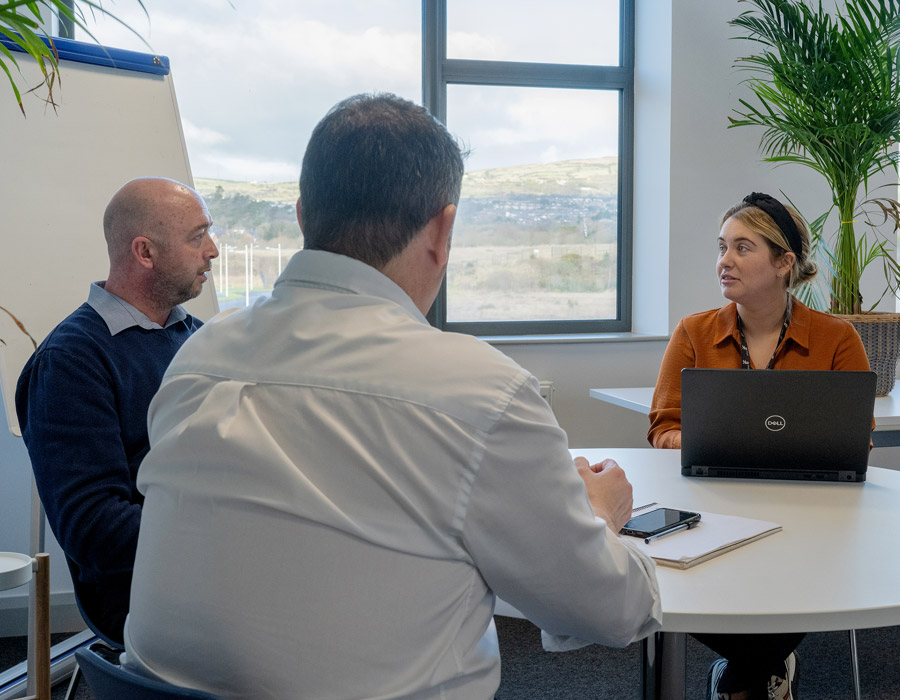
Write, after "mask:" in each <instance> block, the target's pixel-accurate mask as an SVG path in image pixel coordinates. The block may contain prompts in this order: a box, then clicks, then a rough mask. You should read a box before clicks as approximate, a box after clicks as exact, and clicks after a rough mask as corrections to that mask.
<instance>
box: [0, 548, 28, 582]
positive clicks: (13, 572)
mask: <svg viewBox="0 0 900 700" xmlns="http://www.w3.org/2000/svg"><path fill="white" fill-rule="evenodd" d="M32 567H33V560H32V558H31V557H29V556H28V555H27V554H18V553H17V552H0V591H5V590H6V589H8V588H17V587H18V586H24V585H25V584H26V583H28V582H29V581H30V580H31V571H32Z"/></svg>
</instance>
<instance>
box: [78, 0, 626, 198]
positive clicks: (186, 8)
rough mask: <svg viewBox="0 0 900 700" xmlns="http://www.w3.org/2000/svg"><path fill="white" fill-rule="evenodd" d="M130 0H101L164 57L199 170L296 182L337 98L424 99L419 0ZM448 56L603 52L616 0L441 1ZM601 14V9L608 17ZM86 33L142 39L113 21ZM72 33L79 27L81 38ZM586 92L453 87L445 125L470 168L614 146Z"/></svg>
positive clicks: (605, 116) (557, 56)
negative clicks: (383, 95)
mask: <svg viewBox="0 0 900 700" xmlns="http://www.w3.org/2000/svg"><path fill="white" fill-rule="evenodd" d="M144 4H145V6H146V8H147V11H148V13H149V15H150V19H149V21H148V19H147V17H146V16H144V14H143V13H142V11H141V9H140V5H139V3H138V2H137V0H118V2H117V3H116V4H114V5H113V4H106V5H105V6H106V7H108V8H109V9H110V10H112V11H114V12H115V13H116V14H117V15H119V16H120V17H122V18H123V19H125V20H126V21H127V22H128V23H129V24H130V25H131V26H132V27H134V28H135V29H136V30H137V31H138V32H139V33H140V34H141V35H142V36H143V37H144V38H145V39H146V41H147V42H148V43H149V44H150V46H151V47H152V51H153V52H156V53H160V54H163V55H166V56H168V57H169V59H170V61H171V66H172V75H173V79H174V84H175V90H176V95H177V99H178V105H179V109H180V111H181V117H182V122H183V125H184V132H185V139H186V141H187V146H188V152H189V155H190V159H191V167H192V170H193V173H194V176H195V177H213V178H222V179H228V180H256V181H269V182H279V181H287V180H295V179H296V178H297V176H298V173H299V170H300V162H301V159H302V157H303V150H304V149H305V147H306V141H307V139H308V138H309V134H310V132H311V131H312V129H313V127H314V126H315V124H316V122H318V120H319V119H321V117H322V116H323V115H324V114H325V112H326V111H327V110H328V109H329V108H330V107H331V106H332V105H333V104H335V103H336V102H338V101H339V100H341V99H342V98H344V97H347V96H349V95H352V94H355V93H359V92H371V91H388V92H394V93H397V94H398V95H401V96H403V97H406V98H409V99H411V100H414V101H416V102H421V93H422V89H421V38H420V33H421V3H420V1H419V0H231V4H229V1H228V0H144ZM448 5H449V6H450V7H449V9H448V26H449V28H450V31H449V39H448V55H449V56H450V57H456V58H478V59H503V60H530V61H561V62H572V63H612V62H615V61H616V60H617V55H618V45H617V38H616V37H617V32H618V27H617V25H616V23H615V21H612V22H610V21H609V18H610V17H612V18H615V17H616V15H615V14H614V13H615V12H617V8H618V0H592V2H586V1H585V0H554V2H553V3H552V4H548V3H546V2H545V0H448ZM604 14H605V17H604ZM95 26H96V29H95V32H94V33H95V35H96V37H97V38H98V39H99V40H101V41H102V42H103V43H105V44H107V45H109V46H114V47H117V48H128V49H134V50H140V51H149V50H150V49H148V48H147V46H146V45H144V44H142V43H141V41H140V40H139V39H137V38H136V37H135V36H134V35H133V34H130V33H129V32H128V31H126V30H124V29H123V28H122V27H121V26H119V25H117V24H116V23H115V22H112V21H110V20H103V21H98V22H97V23H96V25H95ZM78 38H79V39H85V37H83V36H79V37H78ZM611 97H612V96H611V94H608V93H607V94H604V93H598V92H595V91H578V90H573V91H547V90H536V89H518V88H515V89H514V88H491V89H483V88H470V87H463V86H451V89H450V93H449V97H448V128H449V129H450V131H451V132H452V133H453V134H454V135H456V136H457V137H459V138H460V139H461V140H462V141H463V142H464V143H465V144H466V146H467V147H469V148H471V149H472V155H471V156H470V158H469V161H468V163H467V168H468V169H469V170H477V169H482V168H487V167H498V166H506V165H517V164H522V163H533V162H547V161H553V160H563V159H569V158H590V157H597V156H605V155H613V154H615V150H616V138H617V136H616V125H615V120H616V114H617V109H618V107H617V102H616V100H615V99H611Z"/></svg>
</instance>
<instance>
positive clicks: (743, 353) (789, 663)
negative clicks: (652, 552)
mask: <svg viewBox="0 0 900 700" xmlns="http://www.w3.org/2000/svg"><path fill="white" fill-rule="evenodd" d="M717 246H718V251H719V255H718V259H717V262H716V275H717V277H718V280H719V287H720V288H721V290H722V296H724V297H725V298H726V299H727V300H728V301H729V302H730V303H728V304H726V305H725V306H723V307H722V308H720V309H713V310H711V311H704V312H703V313H699V314H693V315H691V316H687V317H685V318H683V319H682V320H681V321H680V322H679V324H678V326H677V327H676V328H675V331H674V332H673V333H672V339H671V340H670V341H669V345H668V347H667V348H666V352H665V355H664V357H663V361H662V365H661V367H660V370H659V378H658V379H657V381H656V391H655V392H654V393H653V404H652V406H651V409H650V431H649V433H648V435H647V439H648V440H649V441H650V443H651V444H652V445H653V446H654V447H668V448H676V449H677V448H680V447H681V370H682V369H683V368H685V367H714V368H715V367H719V368H726V369H740V368H742V367H743V368H745V369H773V368H774V369H813V370H868V369H869V361H868V359H867V358H866V352H865V349H864V348H863V344H862V341H861V340H860V338H859V335H858V334H857V332H856V330H855V329H854V328H853V326H852V325H851V324H850V323H848V322H847V321H844V320H842V319H839V318H836V317H834V316H831V315H829V314H824V313H821V312H819V311H813V310H811V309H809V308H808V307H806V306H804V305H803V304H802V303H800V302H799V301H798V300H797V299H795V298H794V297H793V295H792V294H791V290H792V289H794V288H795V287H796V286H797V285H799V284H802V283H803V282H806V281H808V280H810V279H812V278H813V277H814V276H815V274H816V271H817V270H816V265H815V263H813V262H812V261H811V260H810V259H809V254H810V243H809V230H808V228H807V227H806V224H805V222H804V221H803V219H802V218H801V217H800V215H799V214H798V213H797V212H796V211H795V210H794V209H793V208H790V207H787V206H785V205H783V204H782V203H781V202H779V201H778V200H777V199H775V198H774V197H770V196H769V195H765V194H760V193H756V192H754V193H753V194H751V195H748V196H747V197H745V198H744V200H743V201H742V202H741V203H740V204H738V205H736V206H734V207H732V208H731V209H729V210H728V211H727V212H725V215H724V216H723V217H722V224H721V227H720V229H719V235H718V239H717ZM695 637H696V638H697V639H698V640H700V641H701V642H703V643H704V644H706V645H707V646H709V647H710V648H712V649H713V650H714V651H716V652H717V653H718V654H720V655H722V656H724V657H725V659H727V662H726V661H725V660H721V659H720V660H719V661H717V662H715V663H714V664H713V666H712V668H711V669H710V681H709V685H710V698H711V700H719V699H724V700H739V699H743V698H757V697H761V698H766V697H769V698H775V699H776V700H788V699H791V698H794V695H792V689H791V685H792V684H791V682H790V681H791V679H792V678H793V676H794V674H795V668H796V655H795V654H794V649H796V647H797V644H799V643H800V640H801V639H802V638H803V635H802V634H778V635H724V634H723V635H695ZM785 679H787V680H785Z"/></svg>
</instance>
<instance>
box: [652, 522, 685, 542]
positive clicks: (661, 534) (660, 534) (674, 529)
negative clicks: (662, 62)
mask: <svg viewBox="0 0 900 700" xmlns="http://www.w3.org/2000/svg"><path fill="white" fill-rule="evenodd" d="M692 525H694V523H682V524H681V525H676V526H675V527H670V528H669V529H668V530H663V531H662V532H657V533H655V534H653V535H650V536H649V537H645V538H644V544H650V541H651V540H655V539H658V538H660V537H665V536H666V535H671V534H672V533H673V532H678V531H679V530H690V529H691V526H692Z"/></svg>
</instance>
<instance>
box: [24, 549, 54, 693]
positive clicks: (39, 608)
mask: <svg viewBox="0 0 900 700" xmlns="http://www.w3.org/2000/svg"><path fill="white" fill-rule="evenodd" d="M32 566H33V568H34V576H33V577H32V585H33V586H34V640H35V644H34V662H33V663H32V662H31V661H32V660H31V659H29V664H28V669H29V674H31V673H32V669H33V673H34V681H35V682H34V691H35V695H29V696H27V697H24V698H22V700H50V555H49V554H36V555H35V556H34V563H33V564H32ZM29 685H31V683H30V682H29Z"/></svg>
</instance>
